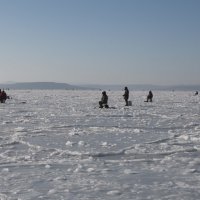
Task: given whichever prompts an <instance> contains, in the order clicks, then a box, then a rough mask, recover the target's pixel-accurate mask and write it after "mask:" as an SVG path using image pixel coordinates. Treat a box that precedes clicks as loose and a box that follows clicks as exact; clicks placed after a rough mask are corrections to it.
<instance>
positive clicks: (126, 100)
mask: <svg viewBox="0 0 200 200" xmlns="http://www.w3.org/2000/svg"><path fill="white" fill-rule="evenodd" d="M124 91H125V92H124V94H123V97H124V100H125V102H126V105H125V106H128V98H129V90H128V88H127V87H125V88H124Z"/></svg>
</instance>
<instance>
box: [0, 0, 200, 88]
mask: <svg viewBox="0 0 200 200" xmlns="http://www.w3.org/2000/svg"><path fill="white" fill-rule="evenodd" d="M0 27H1V29H0V44H1V45H0V46H1V47H0V74H1V76H0V77H1V78H0V82H1V83H2V82H6V81H15V82H22V81H23V82H24V81H25V82H26V81H29V82H30V81H31V82H32V81H55V82H65V83H73V84H79V83H95V84H160V85H168V84H200V0H0Z"/></svg>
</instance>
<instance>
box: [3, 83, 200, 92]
mask: <svg viewBox="0 0 200 200" xmlns="http://www.w3.org/2000/svg"><path fill="white" fill-rule="evenodd" d="M125 86H127V87H128V88H129V90H130V91H131V90H133V91H134V90H135V91H148V90H165V91H200V85H173V86H159V85H148V84H143V85H142V84H141V85H138V84H127V85H97V84H96V85H95V84H87V85H86V84H85V85H70V84H67V83H56V82H20V83H4V84H3V83H2V84H0V89H15V90H32V89H38V90H45V89H46V90H52V89H54V90H123V89H124V87H125Z"/></svg>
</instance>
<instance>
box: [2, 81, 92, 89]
mask: <svg viewBox="0 0 200 200" xmlns="http://www.w3.org/2000/svg"><path fill="white" fill-rule="evenodd" d="M0 88H1V89H15V90H31V89H38V90H45V89H46V90H51V89H54V90H59V89H61V90H88V89H90V88H87V87H81V86H75V85H70V84H67V83H55V82H21V83H6V84H0Z"/></svg>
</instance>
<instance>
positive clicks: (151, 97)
mask: <svg viewBox="0 0 200 200" xmlns="http://www.w3.org/2000/svg"><path fill="white" fill-rule="evenodd" d="M152 99H153V93H152V91H151V90H150V91H149V94H148V95H147V102H149V101H150V102H152Z"/></svg>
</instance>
